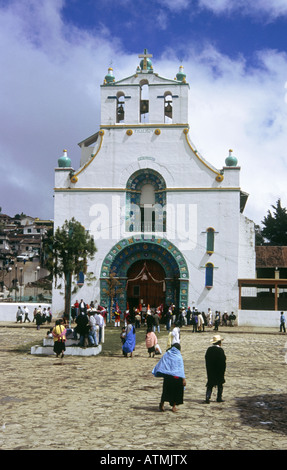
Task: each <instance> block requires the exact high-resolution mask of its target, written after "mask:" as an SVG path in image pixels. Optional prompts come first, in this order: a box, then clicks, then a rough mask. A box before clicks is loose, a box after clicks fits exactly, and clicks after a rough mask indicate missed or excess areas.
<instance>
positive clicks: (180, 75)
mask: <svg viewBox="0 0 287 470" xmlns="http://www.w3.org/2000/svg"><path fill="white" fill-rule="evenodd" d="M176 79H177V80H178V81H179V82H183V81H185V79H186V74H185V73H184V72H183V66H182V65H181V66H180V67H179V71H178V73H177V74H176Z"/></svg>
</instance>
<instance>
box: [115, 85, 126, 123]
mask: <svg viewBox="0 0 287 470" xmlns="http://www.w3.org/2000/svg"><path fill="white" fill-rule="evenodd" d="M124 121H125V95H124V94H123V93H122V92H119V93H118V94H117V123H120V122H124Z"/></svg>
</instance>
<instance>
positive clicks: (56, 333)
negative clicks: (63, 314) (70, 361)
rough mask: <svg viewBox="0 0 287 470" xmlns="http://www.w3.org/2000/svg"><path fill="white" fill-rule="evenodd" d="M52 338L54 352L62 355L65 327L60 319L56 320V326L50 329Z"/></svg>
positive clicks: (64, 346)
mask: <svg viewBox="0 0 287 470" xmlns="http://www.w3.org/2000/svg"><path fill="white" fill-rule="evenodd" d="M52 334H53V338H54V353H55V354H56V355H57V357H59V356H60V355H61V357H64V351H66V344H65V342H66V328H65V326H64V325H62V321H61V320H57V321H56V326H55V327H54V328H53V331H52Z"/></svg>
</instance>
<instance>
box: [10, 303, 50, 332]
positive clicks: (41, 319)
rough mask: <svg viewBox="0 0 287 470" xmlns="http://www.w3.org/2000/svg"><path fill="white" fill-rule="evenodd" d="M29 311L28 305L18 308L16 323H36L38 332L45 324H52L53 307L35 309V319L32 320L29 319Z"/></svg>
mask: <svg viewBox="0 0 287 470" xmlns="http://www.w3.org/2000/svg"><path fill="white" fill-rule="evenodd" d="M29 314H30V312H29V309H28V307H27V306H26V305H24V307H22V306H20V305H19V306H18V309H17V312H16V323H26V321H27V322H28V323H31V322H32V323H34V322H35V323H36V328H37V330H39V329H40V326H41V325H43V324H45V323H46V324H50V323H51V322H52V318H53V315H52V310H51V307H44V308H42V307H41V305H39V306H38V307H35V308H34V311H33V319H32V320H31V319H30V317H29Z"/></svg>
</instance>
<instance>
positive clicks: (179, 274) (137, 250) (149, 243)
mask: <svg viewBox="0 0 287 470" xmlns="http://www.w3.org/2000/svg"><path fill="white" fill-rule="evenodd" d="M144 259H151V260H154V261H157V262H158V263H159V264H160V265H161V266H162V267H163V269H164V271H165V276H166V304H167V305H169V304H170V303H171V302H173V301H174V299H173V289H172V283H173V282H174V281H175V280H177V281H178V283H179V293H178V295H179V298H178V304H179V305H178V306H185V307H187V305H188V282H189V272H188V267H187V264H186V261H185V258H184V256H183V254H182V253H181V252H180V250H179V249H178V248H177V247H176V246H175V245H174V244H173V243H171V242H170V241H169V240H167V239H164V238H158V237H148V238H146V237H145V236H144V235H140V236H138V237H136V236H132V237H130V238H125V239H122V240H120V241H119V242H118V243H116V244H115V245H114V246H113V247H112V249H111V250H110V251H109V252H108V253H107V255H106V257H105V259H104V261H103V263H102V267H101V277H100V284H101V305H106V306H107V305H108V304H109V298H108V295H107V294H106V292H105V291H106V289H107V287H108V283H107V280H108V279H109V276H110V273H111V271H114V272H115V273H116V277H117V279H118V280H119V281H120V288H121V294H120V295H119V297H118V298H117V301H118V303H119V306H120V308H121V310H122V311H123V310H124V309H125V308H126V281H127V271H128V269H129V268H130V267H131V266H132V264H133V263H135V262H136V261H139V260H144Z"/></svg>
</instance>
